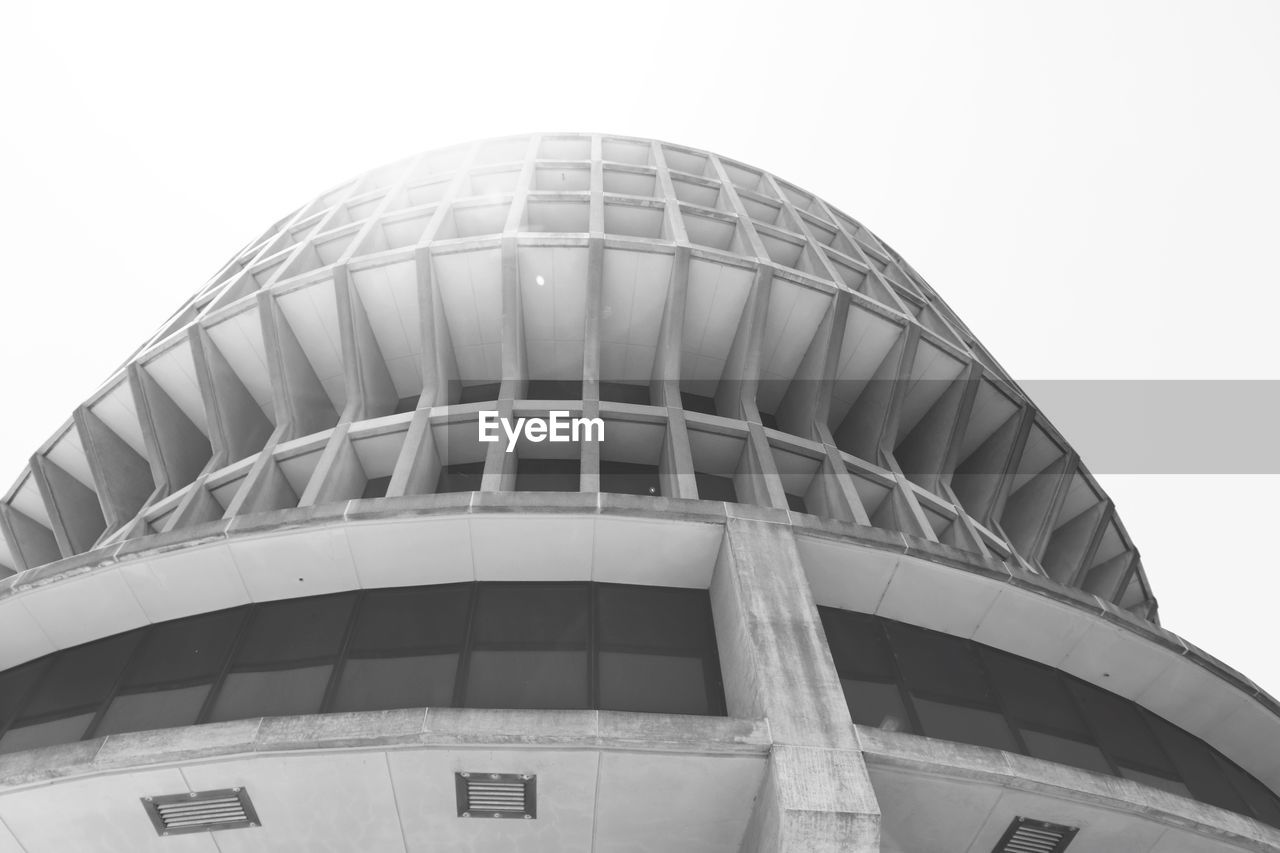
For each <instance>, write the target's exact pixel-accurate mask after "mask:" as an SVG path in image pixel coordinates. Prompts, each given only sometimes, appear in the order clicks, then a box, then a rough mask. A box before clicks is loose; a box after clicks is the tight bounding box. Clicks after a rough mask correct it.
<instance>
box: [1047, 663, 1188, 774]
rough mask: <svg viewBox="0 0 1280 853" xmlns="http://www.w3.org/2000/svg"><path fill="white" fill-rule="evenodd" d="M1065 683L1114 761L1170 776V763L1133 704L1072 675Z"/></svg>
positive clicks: (1104, 750) (1100, 744)
mask: <svg viewBox="0 0 1280 853" xmlns="http://www.w3.org/2000/svg"><path fill="white" fill-rule="evenodd" d="M1068 683H1069V684H1070V686H1071V692H1072V693H1073V694H1074V695H1075V697H1076V698H1077V699H1078V700H1079V702H1080V708H1081V710H1082V711H1083V712H1084V715H1085V718H1086V719H1087V720H1088V721H1089V724H1090V726H1091V727H1092V728H1093V731H1094V733H1095V734H1096V735H1097V737H1098V745H1099V746H1101V747H1102V751H1103V752H1105V753H1107V754H1108V755H1110V756H1111V757H1112V758H1114V759H1115V762H1116V763H1117V764H1123V765H1125V766H1128V767H1133V768H1134V769H1140V770H1143V771H1145V772H1154V773H1158V774H1164V775H1167V776H1173V775H1174V769H1173V766H1172V765H1171V764H1170V763H1169V759H1168V758H1166V757H1165V754H1164V752H1163V751H1162V750H1161V749H1160V745H1159V744H1158V743H1156V739H1155V737H1154V736H1153V735H1152V734H1151V730H1150V729H1149V728H1147V725H1146V723H1145V722H1143V719H1142V716H1141V715H1140V714H1139V713H1138V709H1137V706H1136V705H1134V704H1133V703H1132V702H1129V701H1128V700H1126V699H1121V698H1120V697H1119V696H1116V695H1114V694H1112V693H1108V692H1107V691H1105V690H1101V689H1099V688H1097V687H1094V686H1093V685H1091V684H1086V683H1085V682H1083V681H1078V680H1076V679H1074V678H1072V679H1068Z"/></svg>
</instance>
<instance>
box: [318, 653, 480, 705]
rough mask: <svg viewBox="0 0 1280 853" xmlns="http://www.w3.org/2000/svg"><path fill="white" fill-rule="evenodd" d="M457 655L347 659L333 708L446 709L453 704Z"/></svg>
mask: <svg viewBox="0 0 1280 853" xmlns="http://www.w3.org/2000/svg"><path fill="white" fill-rule="evenodd" d="M457 668H458V655H457V654H442V655H419V656H417V657H398V658H367V659H358V660H349V661H347V662H346V664H345V665H344V666H343V668H342V676H341V677H340V679H339V681H338V690H337V694H336V695H335V696H334V700H333V708H332V709H331V710H333V711H386V710H390V709H392V708H425V707H436V708H447V707H449V706H451V705H452V704H453V682H454V674H455V673H456V671H457Z"/></svg>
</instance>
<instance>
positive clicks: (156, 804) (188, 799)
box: [142, 788, 258, 835]
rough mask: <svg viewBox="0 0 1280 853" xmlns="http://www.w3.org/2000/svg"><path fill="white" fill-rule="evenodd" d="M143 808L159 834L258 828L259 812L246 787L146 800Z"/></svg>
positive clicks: (144, 798) (144, 799)
mask: <svg viewBox="0 0 1280 853" xmlns="http://www.w3.org/2000/svg"><path fill="white" fill-rule="evenodd" d="M142 805H143V807H144V808H146V810H147V816H148V817H150V818H151V823H152V825H153V826H155V828H156V832H157V833H158V834H159V835H181V834H183V833H188V832H207V831H210V830H214V829H237V828H239V827H244V826H257V825H258V813H257V812H256V811H254V808H253V802H252V801H251V800H250V799H249V792H248V791H246V790H245V789H244V788H220V789H218V790H216V791H196V792H194V793H191V794H165V795H164V796H161V797H143V798H142Z"/></svg>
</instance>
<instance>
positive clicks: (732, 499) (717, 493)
mask: <svg viewBox="0 0 1280 853" xmlns="http://www.w3.org/2000/svg"><path fill="white" fill-rule="evenodd" d="M694 479H695V480H696V481H697V484H698V499H699V500H704V501H728V502H729V503H737V502H738V490H737V489H735V488H734V487H733V480H730V479H729V478H728V477H717V476H716V475H715V474H703V473H702V472H700V471H695V472H694Z"/></svg>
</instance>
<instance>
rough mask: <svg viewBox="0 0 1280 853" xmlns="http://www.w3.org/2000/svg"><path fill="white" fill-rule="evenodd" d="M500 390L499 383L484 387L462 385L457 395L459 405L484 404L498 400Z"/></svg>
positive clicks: (490, 383)
mask: <svg viewBox="0 0 1280 853" xmlns="http://www.w3.org/2000/svg"><path fill="white" fill-rule="evenodd" d="M501 390H502V383H501V382H488V383H485V384H484V385H463V386H462V392H461V393H460V394H459V395H458V402H459V403H485V402H488V401H489V400H496V399H498V394H499V393H500V392H501Z"/></svg>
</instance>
